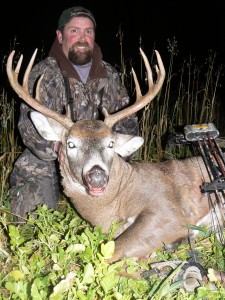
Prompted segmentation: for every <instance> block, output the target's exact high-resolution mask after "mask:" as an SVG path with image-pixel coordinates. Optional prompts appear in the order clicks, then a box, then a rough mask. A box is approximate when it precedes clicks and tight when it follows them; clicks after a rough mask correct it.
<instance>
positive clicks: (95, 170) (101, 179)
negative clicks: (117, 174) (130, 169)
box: [84, 166, 109, 197]
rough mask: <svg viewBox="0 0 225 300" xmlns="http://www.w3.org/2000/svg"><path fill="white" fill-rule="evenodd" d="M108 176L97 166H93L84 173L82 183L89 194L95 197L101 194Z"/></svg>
mask: <svg viewBox="0 0 225 300" xmlns="http://www.w3.org/2000/svg"><path fill="white" fill-rule="evenodd" d="M108 180H109V176H108V174H107V173H106V172H105V170H103V169H102V168H101V167H99V166H94V167H92V168H91V170H90V171H88V172H87V173H86V174H85V175H84V183H85V185H86V187H87V189H88V193H89V194H90V195H91V196H94V197H97V196H101V195H103V193H104V191H105V188H106V185H107V183H108Z"/></svg>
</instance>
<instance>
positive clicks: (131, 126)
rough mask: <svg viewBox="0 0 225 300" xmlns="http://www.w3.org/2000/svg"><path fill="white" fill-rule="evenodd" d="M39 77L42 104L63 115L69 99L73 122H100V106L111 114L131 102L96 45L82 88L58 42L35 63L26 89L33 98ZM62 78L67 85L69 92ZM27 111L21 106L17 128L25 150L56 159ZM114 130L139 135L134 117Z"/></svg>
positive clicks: (50, 143) (40, 156)
mask: <svg viewBox="0 0 225 300" xmlns="http://www.w3.org/2000/svg"><path fill="white" fill-rule="evenodd" d="M42 74H44V77H43V80H42V83H41V87H40V97H41V101H42V102H43V103H44V105H46V106H48V107H49V108H51V109H52V110H54V111H57V112H58V113H65V110H66V107H67V105H68V98H71V102H72V110H73V119H75V120H80V119H101V113H100V110H99V107H100V105H103V106H104V107H105V108H106V109H107V110H108V112H109V113H113V112H116V111H118V110H121V109H122V108H123V107H126V106H128V104H129V101H130V100H129V97H128V94H127V90H126V89H125V87H124V86H123V85H122V82H121V79H120V77H119V73H118V72H117V70H116V69H115V68H114V67H113V66H111V65H110V64H109V63H107V62H105V61H103V60H102V53H101V50H100V48H99V46H98V45H97V44H95V47H94V55H93V60H92V66H91V70H90V73H89V77H88V80H87V82H86V83H85V84H84V83H83V82H81V80H80V78H79V75H78V73H77V72H76V70H75V68H74V67H73V65H72V64H71V63H70V62H69V61H68V59H67V58H66V56H65V55H64V53H63V51H62V49H61V46H60V45H59V43H58V41H57V40H55V42H54V43H53V45H52V48H51V50H50V53H49V56H48V57H47V58H46V59H44V60H42V61H40V62H39V63H37V64H36V65H35V66H34V67H33V69H32V71H31V74H30V77H29V89H30V92H31V93H32V94H33V93H34V87H35V84H36V83H37V79H38V78H39V77H40V75H42ZM65 78H66V82H67V83H68V84H69V90H70V91H69V92H68V87H66V84H65ZM30 111H31V108H30V107H28V106H27V105H26V104H24V103H22V104H21V108H20V118H19V123H18V126H19V131H20V134H21V137H22V139H23V142H24V144H25V146H26V147H28V148H29V149H30V151H31V152H32V153H33V154H34V155H36V156H37V157H38V158H40V159H42V160H46V161H50V160H54V159H56V157H57V156H56V154H55V152H54V151H53V149H52V142H50V141H46V140H44V139H43V138H42V137H41V136H40V135H39V133H38V132H37V131H36V129H35V127H34V126H33V124H32V122H31V120H30V118H29V113H30ZM113 130H115V131H117V132H120V133H124V134H132V135H138V133H139V129H138V120H137V117H136V116H135V115H132V116H129V117H128V118H126V119H124V120H122V121H120V122H118V123H117V124H115V125H114V127H113Z"/></svg>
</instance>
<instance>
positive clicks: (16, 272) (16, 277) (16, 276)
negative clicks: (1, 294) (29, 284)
mask: <svg viewBox="0 0 225 300" xmlns="http://www.w3.org/2000/svg"><path fill="white" fill-rule="evenodd" d="M9 275H11V276H12V277H13V278H14V280H15V281H19V280H23V279H24V274H23V273H22V272H21V271H19V270H13V271H11V272H10V273H9Z"/></svg>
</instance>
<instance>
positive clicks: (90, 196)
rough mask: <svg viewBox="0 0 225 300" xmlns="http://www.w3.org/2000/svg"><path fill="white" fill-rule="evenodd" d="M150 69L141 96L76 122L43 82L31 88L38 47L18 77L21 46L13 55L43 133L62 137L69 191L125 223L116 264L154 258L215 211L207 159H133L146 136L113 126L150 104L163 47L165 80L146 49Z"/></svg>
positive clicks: (20, 90) (96, 216) (98, 213)
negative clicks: (46, 94) (47, 99)
mask: <svg viewBox="0 0 225 300" xmlns="http://www.w3.org/2000/svg"><path fill="white" fill-rule="evenodd" d="M140 51H141V55H142V57H143V60H144V63H145V67H146V70H147V77H148V85H149V91H148V92H147V93H146V94H145V95H144V96H143V95H142V94H141V91H140V86H139V83H138V80H137V77H136V74H135V72H134V71H133V70H132V71H133V76H134V81H135V86H136V95H137V98H136V102H135V103H134V104H133V105H131V106H130V107H128V108H126V109H124V110H123V111H119V112H116V113H114V114H112V115H109V114H108V113H107V111H106V110H104V114H105V120H104V122H103V121H99V120H98V121H96V120H80V121H77V122H76V123H73V122H72V120H71V119H70V118H69V116H67V115H60V114H58V113H56V112H54V111H52V110H50V109H49V108H47V107H45V106H43V105H42V104H41V102H40V95H39V86H40V84H41V80H40V81H39V83H38V85H37V90H36V99H35V98H33V97H32V96H31V95H30V94H29V91H28V78H29V73H30V71H31V68H32V65H33V62H34V59H35V55H36V52H35V53H34V55H33V56H32V58H31V61H30V63H29V65H28V67H27V70H26V72H25V75H24V79H23V85H20V84H19V83H18V74H19V71H20V67H21V64H22V56H21V57H20V60H19V61H18V64H17V66H16V69H15V70H13V66H12V65H13V56H14V51H13V52H12V53H11V54H10V55H9V57H8V61H7V74H8V78H9V81H10V83H11V86H12V87H13V89H14V90H15V92H16V93H17V94H18V95H19V97H20V98H22V99H23V100H24V101H25V102H26V103H27V104H28V105H30V106H31V107H32V108H34V109H35V110H36V111H38V112H32V113H31V118H32V121H33V123H34V124H35V127H36V128H37V130H38V132H39V133H40V134H41V135H42V136H43V138H45V139H47V140H52V141H60V142H61V143H62V149H63V153H64V156H65V162H64V163H63V164H61V165H60V170H61V175H62V185H63V187H64V192H65V194H66V195H67V196H68V197H69V198H70V199H71V202H72V204H73V205H74V207H75V208H76V210H77V211H78V212H79V213H80V215H81V216H82V217H83V218H84V219H85V220H87V221H88V222H89V223H90V224H92V225H94V226H96V225H97V226H102V228H103V232H105V233H107V232H108V231H109V229H110V226H111V224H112V222H123V224H122V225H121V226H120V227H119V228H118V231H117V232H116V236H115V252H114V255H113V257H112V259H111V260H109V261H110V262H113V261H117V260H119V259H121V258H122V257H134V258H140V257H146V256H148V255H149V254H151V253H152V252H153V251H155V250H156V249H157V248H160V247H162V246H163V245H164V244H170V243H172V242H174V241H176V240H178V239H180V238H182V237H185V236H186V235H187V234H188V229H187V228H186V225H194V224H201V221H202V220H204V219H207V216H208V215H209V213H210V207H209V204H208V197H207V196H205V195H203V194H202V193H201V190H200V186H201V184H202V182H203V180H204V181H209V180H210V179H209V175H208V172H207V170H206V167H205V165H204V162H203V160H202V159H201V157H198V158H194V157H193V158H188V159H185V160H172V161H166V162H158V163H151V162H145V161H133V162H131V163H127V162H125V161H124V160H123V159H122V158H121V156H122V157H123V156H128V155H130V154H131V153H134V152H135V151H136V150H137V149H138V148H140V147H141V145H142V143H143V138H142V137H135V136H129V135H122V134H119V133H116V132H113V131H112V130H111V128H112V126H113V125H114V124H115V123H116V122H118V121H120V120H122V119H123V118H125V117H127V116H128V115H130V114H133V113H135V112H137V111H138V110H140V109H142V108H143V107H144V106H145V105H147V104H148V103H150V102H151V101H152V100H153V99H154V98H155V97H156V95H157V94H158V92H159V91H160V89H161V88H162V85H163V82H164V79H165V69H164V65H163V62H162V60H161V57H160V54H159V53H158V52H157V51H155V53H156V56H157V62H158V66H156V72H157V80H156V82H155V83H154V82H153V75H152V70H151V68H150V65H149V62H148V59H147V57H146V55H145V54H144V53H143V51H142V50H140Z"/></svg>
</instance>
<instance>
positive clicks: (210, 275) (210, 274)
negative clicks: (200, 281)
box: [208, 269, 218, 282]
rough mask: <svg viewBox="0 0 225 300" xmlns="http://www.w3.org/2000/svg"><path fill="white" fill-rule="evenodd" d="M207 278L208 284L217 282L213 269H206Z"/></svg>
mask: <svg viewBox="0 0 225 300" xmlns="http://www.w3.org/2000/svg"><path fill="white" fill-rule="evenodd" d="M208 278H209V281H210V282H217V281H218V279H217V278H216V276H215V273H214V270H213V269H208Z"/></svg>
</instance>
